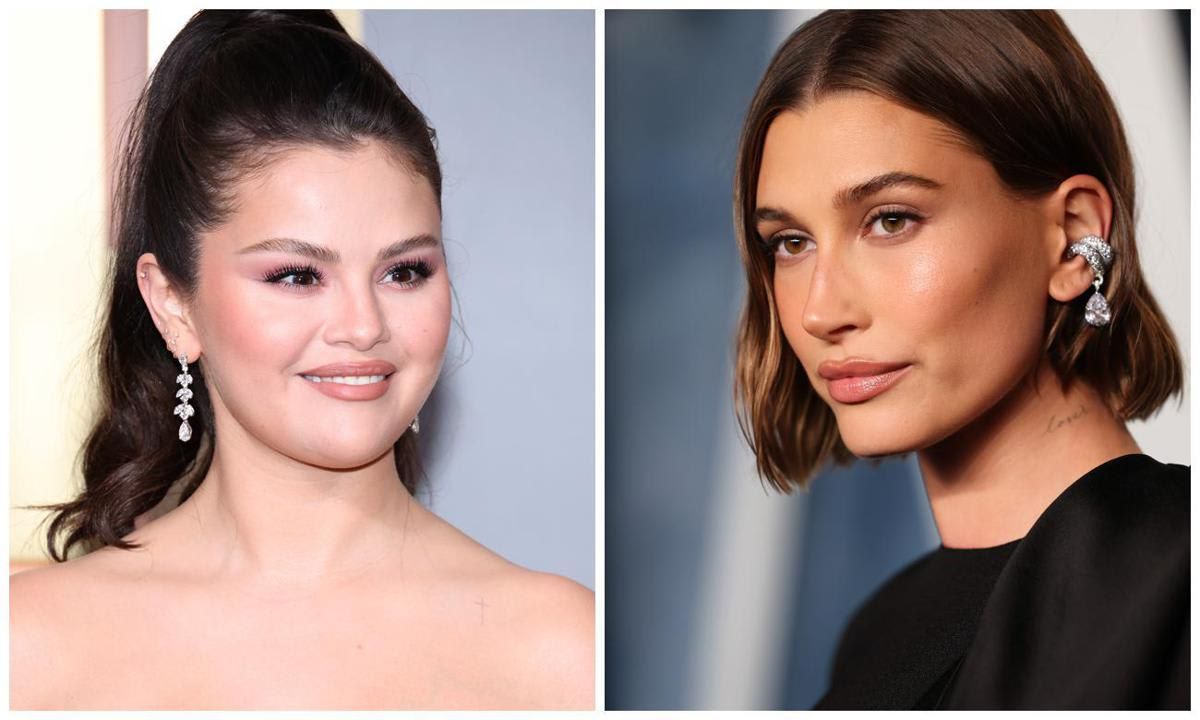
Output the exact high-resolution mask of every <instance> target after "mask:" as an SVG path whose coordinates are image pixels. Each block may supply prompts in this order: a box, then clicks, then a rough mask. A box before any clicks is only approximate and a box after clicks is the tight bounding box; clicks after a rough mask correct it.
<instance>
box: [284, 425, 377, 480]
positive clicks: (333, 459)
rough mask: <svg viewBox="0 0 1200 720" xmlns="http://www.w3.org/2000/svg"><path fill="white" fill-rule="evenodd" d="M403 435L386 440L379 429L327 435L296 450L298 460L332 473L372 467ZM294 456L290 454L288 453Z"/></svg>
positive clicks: (311, 440)
mask: <svg viewBox="0 0 1200 720" xmlns="http://www.w3.org/2000/svg"><path fill="white" fill-rule="evenodd" d="M399 437H400V434H399V433H397V434H396V436H395V437H391V436H388V437H386V438H385V437H383V436H381V435H380V434H379V428H372V429H371V431H370V432H362V433H358V434H352V433H349V432H342V433H336V432H334V433H327V434H323V435H320V436H317V437H309V438H307V442H304V443H303V449H300V448H297V451H298V452H297V453H296V454H295V455H293V457H295V458H296V459H298V460H300V461H302V462H305V463H308V464H309V465H315V466H317V467H323V468H329V469H331V470H351V469H354V468H358V467H362V466H364V465H369V464H371V463H373V462H375V461H376V460H378V459H379V458H380V457H381V456H382V455H384V454H386V453H387V452H389V451H390V450H391V449H392V446H393V445H394V444H395V441H396V440H397V439H399ZM289 454H291V453H289Z"/></svg>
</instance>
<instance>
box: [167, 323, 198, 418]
mask: <svg viewBox="0 0 1200 720" xmlns="http://www.w3.org/2000/svg"><path fill="white" fill-rule="evenodd" d="M178 339H179V335H177V334H175V333H171V339H170V340H168V341H167V344H168V345H169V346H170V347H171V353H172V354H175V352H176V351H177V342H176V341H177V340H178ZM177 358H178V360H179V369H180V371H181V372H180V373H179V374H178V375H176V376H175V382H177V383H179V385H180V388H179V391H178V392H176V393H175V397H176V398H178V399H179V400H180V401H181V402H180V403H179V404H178V405H176V406H175V412H174V413H173V414H175V415H178V416H179V419H180V420H182V421H183V423H182V424H181V425H180V426H179V440H180V441H181V442H187V441H188V440H191V439H192V426H191V425H189V424H188V418H190V417H191V416H193V415H195V414H196V410H195V409H194V408H192V406H191V403H189V402H188V401H189V400H191V399H192V390H191V388H189V387H188V386H189V385H191V384H192V374H191V373H189V372H188V361H187V353H182V352H181V353H179V355H178V356H177Z"/></svg>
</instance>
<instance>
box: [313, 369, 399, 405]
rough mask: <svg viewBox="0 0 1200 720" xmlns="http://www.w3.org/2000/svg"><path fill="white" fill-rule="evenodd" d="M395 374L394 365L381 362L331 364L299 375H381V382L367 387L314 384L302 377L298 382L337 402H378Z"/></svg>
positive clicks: (329, 383)
mask: <svg viewBox="0 0 1200 720" xmlns="http://www.w3.org/2000/svg"><path fill="white" fill-rule="evenodd" d="M395 372H396V366H395V365H393V364H391V363H390V362H385V361H382V360H372V361H369V362H361V363H331V364H329V365H322V366H321V367H317V368H313V369H312V370H306V371H305V372H302V373H300V375H301V376H303V375H312V376H315V377H321V378H326V377H362V376H364V375H383V380H380V381H379V382H373V383H370V384H367V385H340V384H338V383H332V382H321V383H315V382H313V381H311V380H306V379H305V378H304V377H301V378H300V381H301V382H303V383H304V384H305V385H307V386H309V387H310V388H312V389H314V390H316V391H317V392H319V393H321V394H322V395H325V396H328V397H331V398H334V399H337V400H358V401H361V400H378V399H379V398H381V397H383V396H384V395H385V394H386V393H387V391H388V388H389V387H391V380H392V374H393V373H395Z"/></svg>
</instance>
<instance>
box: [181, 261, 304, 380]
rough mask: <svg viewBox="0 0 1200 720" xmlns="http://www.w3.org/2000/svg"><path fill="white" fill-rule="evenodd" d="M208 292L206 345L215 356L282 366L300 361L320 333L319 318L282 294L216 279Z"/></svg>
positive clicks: (242, 281)
mask: <svg viewBox="0 0 1200 720" xmlns="http://www.w3.org/2000/svg"><path fill="white" fill-rule="evenodd" d="M205 290H206V291H207V292H206V297H205V300H204V307H205V311H206V322H205V323H204V326H205V331H206V332H205V344H206V346H208V347H209V348H211V349H212V350H213V351H214V352H213V353H212V354H213V355H214V356H217V355H219V356H221V357H228V358H231V359H238V360H247V361H252V362H250V364H251V365H259V366H263V367H271V366H276V367H277V366H278V365H279V364H281V363H282V364H287V363H288V362H290V361H291V360H293V359H298V358H299V356H300V353H301V352H302V350H303V346H304V343H305V342H306V341H307V339H308V338H311V337H312V335H313V333H314V332H316V328H317V326H318V323H319V318H318V317H317V315H316V314H315V313H307V312H297V311H296V308H297V307H298V306H297V302H298V301H297V300H295V299H293V298H287V297H280V295H282V292H283V291H278V290H275V289H272V288H266V287H257V286H256V284H255V283H248V282H246V281H245V280H241V279H235V280H234V281H232V282H222V281H220V280H217V279H214V280H213V282H210V283H208V284H207V285H205ZM289 301H290V302H289ZM218 351H219V352H218ZM264 360H266V361H267V362H264Z"/></svg>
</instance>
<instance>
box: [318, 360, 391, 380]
mask: <svg viewBox="0 0 1200 720" xmlns="http://www.w3.org/2000/svg"><path fill="white" fill-rule="evenodd" d="M394 372H396V366H395V365H393V364H391V363H390V362H386V361H384V360H370V361H367V362H354V363H331V364H329V365H322V366H321V367H317V368H313V369H312V370H305V371H304V372H302V373H300V374H301V375H313V376H316V377H362V376H363V375H391V374H392V373H394Z"/></svg>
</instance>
